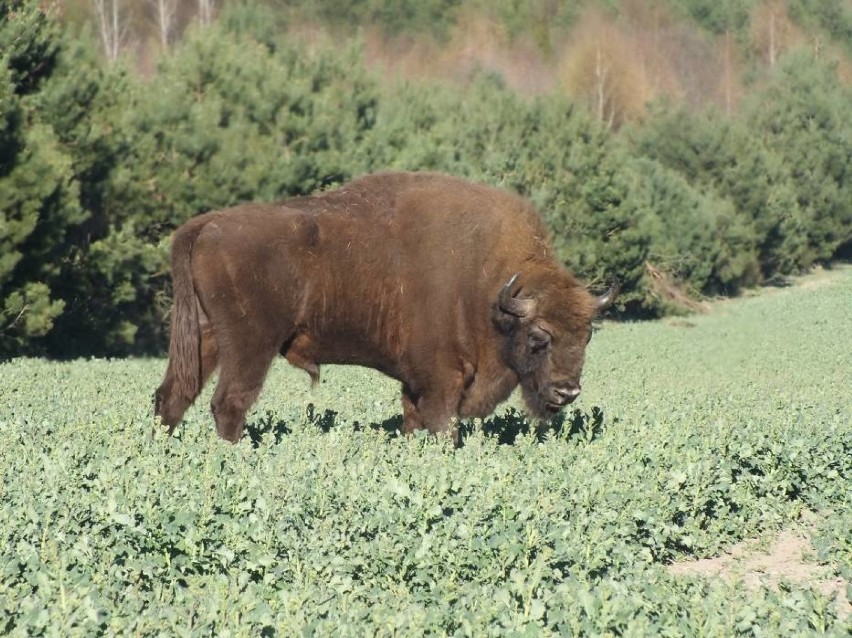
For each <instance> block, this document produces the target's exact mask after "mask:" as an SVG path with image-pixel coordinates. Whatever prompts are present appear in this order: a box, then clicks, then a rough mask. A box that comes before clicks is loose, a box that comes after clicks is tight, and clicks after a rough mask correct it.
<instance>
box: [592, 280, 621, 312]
mask: <svg viewBox="0 0 852 638" xmlns="http://www.w3.org/2000/svg"><path fill="white" fill-rule="evenodd" d="M620 291H621V284H618V283H616V284H614V285H613V286H612V287H611V288H610V289H609V290H607V291H606V292H605V293H604V294H602V295H601V296H600V297H597V299H596V302H597V303H596V305H597V311H598V313H601V312H603V311H604V310H606V309H607V308H609V307H610V306H611V305H612V304H613V302H614V301H615V298H616V297H618V293H619V292H620Z"/></svg>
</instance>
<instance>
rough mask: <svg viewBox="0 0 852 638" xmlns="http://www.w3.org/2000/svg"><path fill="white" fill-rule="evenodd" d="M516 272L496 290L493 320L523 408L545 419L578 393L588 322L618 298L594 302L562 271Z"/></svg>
mask: <svg viewBox="0 0 852 638" xmlns="http://www.w3.org/2000/svg"><path fill="white" fill-rule="evenodd" d="M519 276H520V273H518V274H516V275H514V276H513V277H512V278H511V279H509V281H508V282H507V283H506V284H505V285H504V286H503V288H502V289H501V290H500V294H499V296H498V298H497V302H496V303H495V304H494V320H495V324H496V325H497V327H498V328H499V329H500V331H501V332H503V334H504V335H506V338H505V341H504V345H503V359H504V361H505V363H506V364H507V365H508V366H509V367H510V368H512V370H514V371H515V373H516V374H517V375H518V379H519V382H520V384H521V388H522V390H523V396H524V401H525V402H526V404H527V408H528V409H529V410H530V412H531V413H533V414H534V415H535V416H538V417H540V418H547V417H550V416H553V415H554V414H555V413H556V412H558V411H559V410H561V409H562V408H563V407H565V406H566V405H568V404H569V403H571V402H573V401H574V399H576V398H577V396H578V395H579V394H580V375H581V373H582V371H583V359H584V356H585V351H586V345H587V344H588V343H589V340H590V339H591V336H592V320H593V319H594V318H595V316H596V315H598V314H599V313H601V312H603V311H604V310H606V309H607V308H608V307H609V306H610V305H612V302H613V301H614V300H615V297H616V296H617V295H618V287H617V286H615V287H613V288H611V289H610V290H609V291H608V292H606V293H604V294H603V295H601V296H599V297H595V296H594V295H592V294H590V293H589V292H588V291H586V289H585V288H583V287H582V286H581V285H579V283H578V282H577V281H576V280H575V279H574V278H573V277H571V276H570V275H568V274H567V273H565V272H562V271H542V272H530V273H525V275H524V288H523V289H522V288H521V287H519V286H517V282H518V278H519Z"/></svg>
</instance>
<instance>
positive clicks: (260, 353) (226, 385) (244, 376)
mask: <svg viewBox="0 0 852 638" xmlns="http://www.w3.org/2000/svg"><path fill="white" fill-rule="evenodd" d="M276 354H277V351H276V350H275V349H272V348H270V349H266V350H261V349H259V348H252V347H250V346H249V347H245V348H243V349H241V350H238V351H237V350H233V349H232V350H231V351H230V352H229V353H228V356H223V357H222V361H221V371H220V373H219V383H218V384H217V385H216V391H215V392H214V393H213V400H212V401H211V403H210V409H211V410H212V411H213V416H214V418H215V419H216V431H217V432H218V434H219V436H220V437H222V438H223V439H225V440H226V441H230V442H231V443H236V442H237V441H239V440H240V437H241V436H242V434H243V427H244V426H245V416H246V412H248V409H249V408H250V407H251V406H252V404H253V403H254V402H255V400H256V399H257V397H258V395H259V394H260V390H261V388H262V386H263V381H264V379H265V378H266V373H267V372H268V371H269V366H270V365H271V364H272V360H273V359H274V358H275V355H276Z"/></svg>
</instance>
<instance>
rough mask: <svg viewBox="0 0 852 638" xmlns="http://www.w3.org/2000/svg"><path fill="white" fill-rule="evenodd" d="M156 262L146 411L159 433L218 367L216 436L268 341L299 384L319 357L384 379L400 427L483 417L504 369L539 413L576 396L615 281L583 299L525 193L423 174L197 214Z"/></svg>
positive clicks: (265, 359)
mask: <svg viewBox="0 0 852 638" xmlns="http://www.w3.org/2000/svg"><path fill="white" fill-rule="evenodd" d="M172 277H173V282H174V308H173V310H172V323H171V344H170V347H169V363H168V369H167V370H166V375H165V378H164V380H163V383H162V384H161V385H160V387H159V388H158V389H157V392H156V408H155V410H156V414H157V415H159V416H160V417H161V418H162V422H163V423H164V424H165V425H167V426H168V427H169V432H170V433H171V432H172V431H173V430H174V428H175V426H176V425H177V424H178V423H179V422H180V421H181V419H182V417H183V414H184V412H185V411H186V409H187V408H188V407H189V406H190V405H191V404H192V402H193V401H194V400H195V398H196V397H197V396H198V394H199V393H200V392H201V389H202V387H203V386H204V384H205V382H206V381H207V379H208V378H209V377H210V375H211V373H212V372H213V371H214V369H215V368H216V367H217V366H218V367H219V369H220V373H219V382H218V385H217V386H216V391H215V394H214V396H213V401H212V403H211V408H212V411H213V414H214V416H215V419H216V429H217V431H218V432H219V436H221V437H223V438H225V439H227V440H229V441H237V440H238V439H239V438H240V436H241V434H242V429H243V424H244V419H245V414H246V411H247V410H248V409H249V407H250V406H251V405H252V403H253V402H254V401H255V399H256V398H257V396H258V394H259V393H260V389H261V386H262V385H263V381H264V378H265V376H266V373H267V371H268V369H269V366H270V364H271V362H272V360H273V359H274V357H275V355H276V354H278V353H281V354H282V355H284V357H286V359H287V360H288V361H289V362H290V363H291V364H292V365H294V366H296V367H298V368H302V369H303V370H305V371H306V372H307V373H308V374H309V375H310V377H311V379H312V380H313V381H314V382H315V381H316V380H317V379H318V377H319V372H320V365H321V364H323V363H330V364H331V363H337V364H357V365H362V366H368V367H371V368H375V369H377V370H380V371H381V372H383V373H385V374H387V375H389V376H391V377H393V378H394V379H398V380H399V381H400V382H401V383H402V409H403V416H404V425H403V427H404V430H405V431H406V432H411V431H412V430H415V429H418V428H427V429H428V430H429V431H430V432H442V431H447V430H449V429H450V428H451V427H453V424H454V423H455V421H456V417H461V418H465V417H472V416H486V415H488V414H490V413H491V412H492V411H493V410H494V408H495V407H496V406H497V404H498V403H500V402H501V401H503V400H505V399H506V398H507V397H508V396H509V394H510V393H511V392H512V390H513V389H514V388H515V387H516V386H517V385H518V384H520V385H521V388H522V389H523V396H524V399H525V401H526V404H527V406H528V408H529V410H530V412H532V413H533V414H534V415H536V416H539V417H546V416H549V415H552V414H554V413H556V412H558V411H559V410H560V409H561V408H562V407H564V406H565V405H567V404H569V403H571V402H572V401H573V400H574V399H576V398H577V395H578V394H579V393H580V373H581V371H582V367H583V357H584V352H585V349H586V344H587V343H588V341H589V338H590V336H591V333H592V325H591V324H592V319H593V318H594V317H595V316H596V315H597V314H598V313H600V312H601V311H602V310H604V309H605V308H607V307H608V306H609V305H610V304H611V303H612V302H613V299H614V298H615V295H616V294H617V290H615V289H613V290H610V291H609V292H607V293H605V294H604V295H602V296H600V297H595V296H593V295H592V294H590V293H589V292H587V291H586V289H585V288H584V287H583V286H582V285H581V284H580V283H579V282H578V281H577V280H576V279H575V278H574V277H573V276H572V275H571V274H570V273H568V272H567V271H566V270H565V269H564V268H563V267H562V266H561V265H560V264H559V263H558V262H557V261H556V260H555V259H554V256H553V250H552V248H551V246H550V243H549V241H548V238H547V231H546V229H545V226H544V223H543V222H542V220H541V218H540V217H539V215H538V213H537V212H536V211H535V210H534V208H533V207H532V205H531V204H530V203H528V202H527V201H526V200H524V199H522V198H520V197H518V196H517V195H514V194H512V193H509V192H506V191H503V190H499V189H496V188H492V187H489V186H483V185H479V184H473V183H470V182H467V181H464V180H461V179H457V178H453V177H449V176H446V175H440V174H435V173H385V174H378V175H370V176H366V177H361V178H359V179H356V180H354V181H353V182H351V183H349V184H346V185H345V186H342V187H341V188H338V189H336V190H332V191H329V192H325V193H322V194H320V195H316V196H313V197H300V198H297V199H291V200H288V201H285V202H283V203H279V204H244V205H241V206H236V207H234V208H229V209H226V210H221V211H215V212H211V213H207V214H204V215H200V216H198V217H195V218H193V219H191V220H190V221H188V222H187V223H186V224H184V225H183V226H181V227H180V228H179V229H178V230H177V231H176V232H175V234H174V238H173V241H172ZM453 436H454V438H455V439H456V441H458V438H457V432H456V431H454V432H453Z"/></svg>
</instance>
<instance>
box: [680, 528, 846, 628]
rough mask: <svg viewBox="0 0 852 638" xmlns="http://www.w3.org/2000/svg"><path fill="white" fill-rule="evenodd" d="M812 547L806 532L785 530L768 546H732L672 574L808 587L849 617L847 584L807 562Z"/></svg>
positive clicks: (827, 569)
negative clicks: (827, 598) (725, 551)
mask: <svg viewBox="0 0 852 638" xmlns="http://www.w3.org/2000/svg"><path fill="white" fill-rule="evenodd" d="M813 554H814V548H813V545H812V544H811V540H810V534H809V533H808V532H807V531H806V530H786V531H783V532H781V533H780V534H778V535H777V536H776V537H775V538H774V539H773V541H772V543H771V544H769V545H768V546H767V545H765V543H762V542H761V541H760V540H757V539H751V540H746V541H743V542H742V543H738V544H737V545H735V546H734V547H733V548H732V549H731V551H730V552H728V553H726V554H724V555H723V556H718V557H716V558H704V559H700V560H694V561H684V562H679V563H674V564H672V565H671V566H670V567H669V572H670V573H672V574H692V575H698V576H704V577H719V578H724V579H726V580H728V581H737V580H739V581H742V583H743V584H744V585H745V586H746V587H752V588H756V587H759V586H760V585H761V584H767V585H769V586H770V587H777V586H778V583H779V582H781V581H782V580H786V581H790V582H795V583H802V584H808V585H810V586H812V587H813V588H814V589H816V590H818V591H820V592H822V593H823V594H826V595H829V596H834V598H835V600H836V601H837V608H838V614H839V615H840V617H841V618H849V617H850V615H852V604H850V602H849V600H848V599H847V598H846V587H847V583H846V581H845V580H844V579H843V578H841V577H840V576H835V575H834V573H833V570H832V569H831V567H830V566H827V565H820V564H818V563H814V562H811V561H809V560H808V557H809V556H813Z"/></svg>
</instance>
